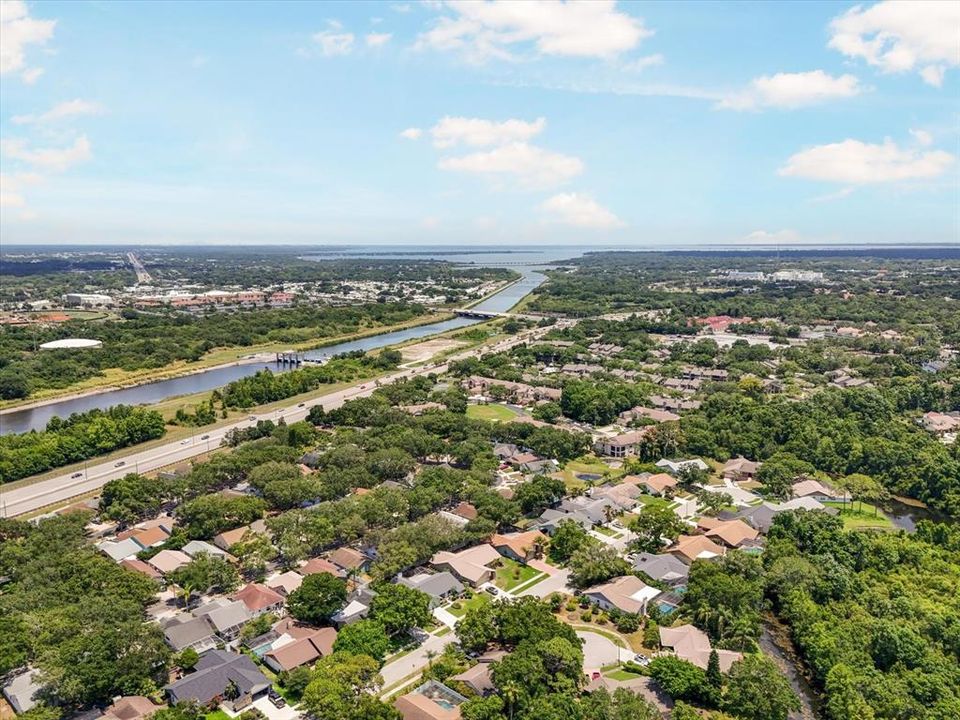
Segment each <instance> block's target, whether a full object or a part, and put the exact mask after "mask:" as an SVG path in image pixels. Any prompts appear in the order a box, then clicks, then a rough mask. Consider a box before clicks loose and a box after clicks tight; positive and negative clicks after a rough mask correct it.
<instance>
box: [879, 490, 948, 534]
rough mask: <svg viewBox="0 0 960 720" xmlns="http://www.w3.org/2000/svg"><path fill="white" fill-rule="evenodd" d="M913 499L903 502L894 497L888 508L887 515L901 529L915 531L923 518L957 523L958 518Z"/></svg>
mask: <svg viewBox="0 0 960 720" xmlns="http://www.w3.org/2000/svg"><path fill="white" fill-rule="evenodd" d="M916 503H917V501H915V500H913V501H910V502H909V503H907V502H902V501H900V500H897V499H896V498H894V499H893V500H891V501H890V503H889V506H888V508H887V515H888V516H889V517H890V520H891V522H893V524H894V526H896V527H897V528H898V529H900V530H906V531H907V532H914V531H916V529H917V523H918V522H920V521H921V520H933V521H934V522H942V523H955V522H957V519H956V518H952V517H950V516H949V515H945V514H943V513H941V512H937V511H936V510H932V509H930V508H928V507H927V506H926V505H922V504H921V505H918V504H916Z"/></svg>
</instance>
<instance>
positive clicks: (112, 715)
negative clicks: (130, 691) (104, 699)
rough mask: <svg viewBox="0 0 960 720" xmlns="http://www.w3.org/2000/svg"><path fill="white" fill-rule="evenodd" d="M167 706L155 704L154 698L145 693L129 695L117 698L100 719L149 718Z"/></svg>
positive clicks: (126, 719) (130, 719) (143, 719)
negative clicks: (146, 695) (145, 695)
mask: <svg viewBox="0 0 960 720" xmlns="http://www.w3.org/2000/svg"><path fill="white" fill-rule="evenodd" d="M166 707H167V706H166V705H155V704H154V702H153V700H151V699H150V698H148V697H144V696H143V695H127V696H125V697H121V698H117V699H116V700H115V701H114V702H113V704H112V705H111V706H110V707H108V708H107V709H106V710H104V711H103V715H101V716H100V717H99V718H98V720H147V718H149V717H150V716H151V715H153V714H154V713H155V712H157V710H163V709H164V708H166Z"/></svg>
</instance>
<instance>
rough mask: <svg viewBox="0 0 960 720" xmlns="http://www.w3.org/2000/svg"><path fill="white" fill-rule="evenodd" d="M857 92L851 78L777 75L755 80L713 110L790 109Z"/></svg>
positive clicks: (816, 72) (820, 74)
mask: <svg viewBox="0 0 960 720" xmlns="http://www.w3.org/2000/svg"><path fill="white" fill-rule="evenodd" d="M861 89H862V88H861V86H860V83H859V81H858V80H857V78H856V77H854V76H853V75H840V76H839V77H834V76H832V75H828V74H827V73H825V72H824V71H823V70H812V71H810V72H799V73H777V74H776V75H763V76H761V77H758V78H755V79H754V80H753V81H752V82H751V83H750V86H749V87H748V88H747V89H746V90H744V91H742V92H738V93H734V94H733V95H730V96H728V97H725V98H724V99H723V100H721V101H720V102H719V103H717V107H718V108H721V109H724V110H760V109H762V108H768V107H773V108H786V109H794V108H799V107H805V106H808V105H816V104H818V103H822V102H826V101H828V100H834V99H838V98H847V97H853V96H854V95H859V94H860V91H861Z"/></svg>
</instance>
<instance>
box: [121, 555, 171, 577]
mask: <svg viewBox="0 0 960 720" xmlns="http://www.w3.org/2000/svg"><path fill="white" fill-rule="evenodd" d="M120 564H121V565H122V566H123V567H125V568H127V570H133V571H134V572H138V573H140V574H141V575H146V576H147V577H148V578H151V579H153V580H160V579H161V578H162V577H163V573H161V572H160V571H159V570H157V569H156V568H155V567H154V566H153V565H150V564H149V563H145V562H144V561H143V560H138V559H137V558H135V557H131V558H125V559H124V560H121V561H120Z"/></svg>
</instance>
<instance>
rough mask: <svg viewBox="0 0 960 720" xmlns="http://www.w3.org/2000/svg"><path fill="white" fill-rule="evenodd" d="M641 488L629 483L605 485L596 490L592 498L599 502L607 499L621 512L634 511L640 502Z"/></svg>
mask: <svg viewBox="0 0 960 720" xmlns="http://www.w3.org/2000/svg"><path fill="white" fill-rule="evenodd" d="M640 494H641V493H640V488H639V487H637V486H636V485H634V484H632V483H629V482H622V483H620V484H619V485H604V486H603V487H599V488H595V489H594V491H593V494H592V495H591V496H590V497H592V498H595V499H597V500H601V499H606V500H609V501H610V502H612V503H614V504H616V506H617V507H618V508H620V509H621V510H632V509H633V508H635V507H636V506H637V505H639V504H640V501H639V500H637V498H638V497H640Z"/></svg>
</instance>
